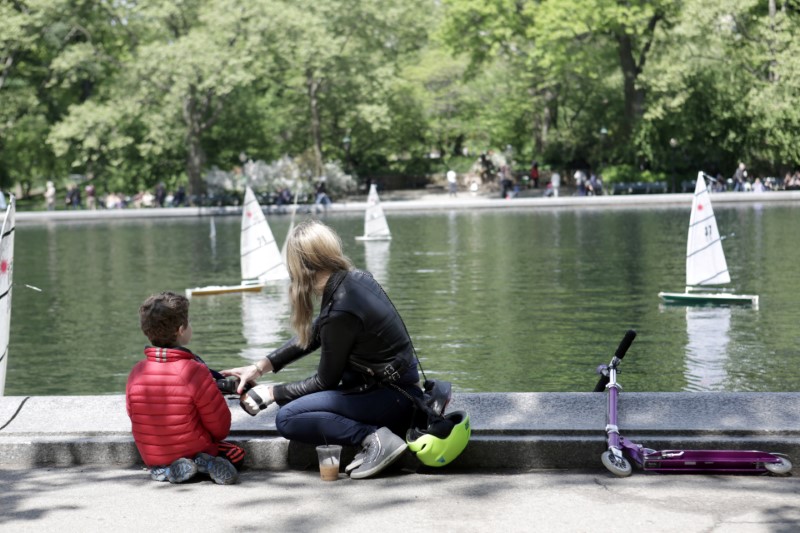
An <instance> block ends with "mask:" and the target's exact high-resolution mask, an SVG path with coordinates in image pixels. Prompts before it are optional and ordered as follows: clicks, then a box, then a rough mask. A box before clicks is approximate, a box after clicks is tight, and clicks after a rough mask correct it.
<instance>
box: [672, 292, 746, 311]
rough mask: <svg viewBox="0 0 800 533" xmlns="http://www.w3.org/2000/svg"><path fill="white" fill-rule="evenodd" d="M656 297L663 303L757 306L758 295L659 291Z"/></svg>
mask: <svg viewBox="0 0 800 533" xmlns="http://www.w3.org/2000/svg"><path fill="white" fill-rule="evenodd" d="M658 297H659V298H661V299H662V300H664V302H665V303H674V304H680V305H720V304H729V305H752V306H753V307H758V296H756V295H752V294H732V293H713V292H659V293H658Z"/></svg>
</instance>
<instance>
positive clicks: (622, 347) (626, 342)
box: [614, 329, 636, 359]
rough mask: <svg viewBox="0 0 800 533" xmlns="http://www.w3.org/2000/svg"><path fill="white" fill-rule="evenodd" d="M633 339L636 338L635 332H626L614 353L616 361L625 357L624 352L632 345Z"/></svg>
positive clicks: (630, 330)
mask: <svg viewBox="0 0 800 533" xmlns="http://www.w3.org/2000/svg"><path fill="white" fill-rule="evenodd" d="M635 338H636V332H635V331H634V330H632V329H629V330H628V331H626V332H625V336H624V337H623V338H622V342H620V343H619V347H618V348H617V351H616V352H614V356H615V357H616V358H617V359H622V358H623V357H625V352H627V351H628V348H630V347H631V344H633V339H635Z"/></svg>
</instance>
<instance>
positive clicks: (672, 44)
mask: <svg viewBox="0 0 800 533" xmlns="http://www.w3.org/2000/svg"><path fill="white" fill-rule="evenodd" d="M795 4H796V3H790V2H774V7H775V9H774V11H773V12H770V5H773V4H771V3H770V2H760V1H758V0H720V1H718V2H712V3H709V2H703V1H702V0H684V1H682V2H671V1H668V0H657V1H645V0H634V1H630V2H618V1H616V0H558V1H556V0H441V1H439V0H408V1H405V2H395V3H387V2H384V1H381V0H350V1H347V2H345V1H344V0H313V1H312V0H251V1H250V2H239V1H236V0H178V1H169V2H167V1H164V0H140V1H137V2H72V1H68V0H27V1H26V2H8V1H0V20H2V21H3V31H2V32H0V186H2V187H11V186H13V185H15V184H19V185H21V186H22V188H23V192H26V191H28V190H29V189H30V190H31V191H34V192H35V191H38V190H40V189H41V188H42V186H43V184H44V182H45V180H48V179H53V180H54V181H56V182H63V180H64V179H65V178H66V176H68V175H70V174H80V175H84V176H87V177H92V179H93V180H94V183H96V186H97V188H98V190H99V191H100V192H101V193H102V192H103V191H112V190H113V191H120V192H125V193H133V192H136V191H139V190H141V189H146V188H151V187H153V186H154V185H155V184H156V183H158V182H161V181H163V182H165V183H166V184H167V185H168V187H171V188H173V187H175V186H177V185H179V184H182V185H187V186H189V187H190V189H192V190H193V191H194V192H196V193H201V192H202V190H203V189H204V187H205V181H204V176H206V175H208V174H209V171H210V169H214V168H216V169H220V172H226V173H235V172H236V168H237V167H240V166H241V165H242V161H241V159H240V155H241V154H245V156H246V158H248V159H253V160H263V161H277V160H279V159H281V158H282V157H283V156H284V155H287V156H289V157H291V158H292V159H293V160H297V161H303V162H304V163H303V164H304V165H307V168H308V169H309V170H308V172H310V173H311V176H310V177H311V178H313V177H316V176H319V175H321V174H322V173H323V172H325V171H326V170H325V165H327V164H329V163H330V162H336V161H338V162H340V164H341V166H342V167H343V169H344V172H345V173H346V174H347V175H349V176H353V177H354V179H356V180H357V181H358V182H360V183H361V184H363V183H365V182H366V181H367V180H368V179H371V178H381V179H384V180H385V184H386V185H387V186H397V187H400V186H419V185H423V184H424V183H425V180H426V176H428V175H430V174H432V173H441V172H442V171H444V170H446V169H447V168H451V167H456V169H457V170H458V171H460V172H463V171H465V170H466V169H467V168H469V166H470V165H471V163H470V161H473V162H474V159H475V157H477V155H478V154H479V153H480V152H483V151H486V150H489V149H493V150H495V152H504V151H505V150H506V147H509V146H510V147H511V157H512V158H513V161H512V164H513V165H514V166H515V168H517V167H519V168H524V167H526V166H527V165H528V164H529V162H530V160H531V159H534V158H535V159H538V160H539V161H540V164H541V167H542V168H543V169H544V168H545V167H552V168H559V169H563V170H562V171H568V170H569V169H575V168H582V169H589V168H593V169H602V172H603V174H604V178H605V179H606V181H608V182H613V181H649V180H653V181H663V180H665V179H668V178H670V177H672V176H674V175H676V174H677V175H684V174H686V173H687V172H696V170H698V169H702V170H705V171H707V172H710V173H716V172H722V173H723V175H729V174H730V173H731V172H732V171H733V168H734V167H735V165H736V163H737V162H738V161H739V160H743V161H745V162H747V164H748V167H749V168H750V169H752V171H753V174H754V175H757V174H762V175H782V174H783V173H784V172H785V171H787V170H792V169H793V168H795V167H797V166H800V143H798V142H797V133H796V132H797V131H800V40H798V39H797V38H796V36H795V33H796V28H797V27H798V25H799V24H800V10H798V9H797V6H796V5H795ZM432 153H436V154H439V155H440V156H441V157H438V158H437V157H433V158H432V157H430V154H432ZM465 153H466V154H468V155H466V156H465V155H464V154H465ZM462 167H464V168H462Z"/></svg>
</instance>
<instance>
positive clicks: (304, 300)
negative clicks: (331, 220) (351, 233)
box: [286, 220, 353, 348]
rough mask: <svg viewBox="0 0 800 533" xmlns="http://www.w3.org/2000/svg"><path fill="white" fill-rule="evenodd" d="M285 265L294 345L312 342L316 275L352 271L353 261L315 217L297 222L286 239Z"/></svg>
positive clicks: (338, 241)
mask: <svg viewBox="0 0 800 533" xmlns="http://www.w3.org/2000/svg"><path fill="white" fill-rule="evenodd" d="M286 266H287V268H288V269H289V276H290V277H291V279H292V283H291V286H290V287H289V298H290V300H291V302H292V315H291V322H292V329H294V331H295V333H296V334H297V345H298V346H300V347H302V348H306V347H307V346H308V345H309V344H310V343H311V323H312V321H313V314H314V297H315V296H320V295H321V293H322V289H323V288H322V287H317V285H316V282H317V274H318V273H320V272H323V273H330V274H332V273H334V272H338V271H340V270H352V269H353V264H352V263H351V262H350V259H348V258H347V256H345V255H344V253H343V252H342V240H341V239H340V238H339V236H338V235H337V234H336V232H335V231H333V230H332V229H331V228H329V227H328V226H326V225H325V224H323V223H322V222H319V221H317V220H306V221H304V222H302V223H300V224H299V225H297V226H296V227H295V228H294V230H293V231H292V233H291V234H290V235H289V239H288V241H287V242H286Z"/></svg>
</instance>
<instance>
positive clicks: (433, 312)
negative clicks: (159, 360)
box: [6, 206, 800, 395]
mask: <svg viewBox="0 0 800 533" xmlns="http://www.w3.org/2000/svg"><path fill="white" fill-rule="evenodd" d="M716 215H717V218H718V219H719V223H720V224H721V225H723V226H724V227H725V228H726V229H728V230H729V231H731V232H735V233H736V235H737V240H736V243H737V245H736V246H732V247H730V248H729V250H726V253H727V254H728V265H729V267H730V269H731V277H732V278H733V279H734V280H735V283H734V285H735V287H734V289H736V290H737V292H747V293H753V294H759V295H760V297H761V305H760V307H759V310H758V311H757V312H753V310H751V309H736V308H732V309H731V310H730V315H729V316H724V315H723V316H719V315H718V316H716V317H711V318H703V317H702V316H701V317H698V318H699V319H702V320H698V321H697V323H699V324H700V325H697V326H696V327H695V323H696V321H695V320H694V319H695V316H694V315H693V314H692V315H689V316H687V315H686V309H685V308H677V309H674V308H673V309H669V310H660V309H659V305H658V303H659V299H658V296H657V295H658V292H659V291H660V290H662V289H663V288H664V287H665V286H680V285H682V284H683V282H684V279H683V278H684V274H685V249H686V209H661V210H658V209H655V210H653V209H649V210H636V209H633V210H631V209H611V210H603V209H597V210H588V209H587V210H579V211H573V210H569V209H507V210H498V211H492V210H487V211H440V212H431V213H419V212H415V213H392V219H391V224H392V237H393V238H392V241H391V243H386V242H383V243H381V242H370V243H359V242H357V241H356V240H355V237H356V236H357V235H361V234H362V232H363V216H362V215H361V214H359V213H353V214H341V215H340V214H334V213H331V214H328V215H327V216H326V217H325V218H324V221H325V222H327V223H328V224H329V225H331V226H332V227H333V228H334V229H335V230H336V231H337V232H338V233H339V235H340V236H341V237H342V243H343V245H344V248H345V249H344V251H345V253H346V254H347V255H348V256H349V257H350V258H351V259H352V260H353V262H354V263H355V264H356V265H359V266H361V267H363V268H366V269H367V270H370V271H372V272H373V273H374V274H375V277H376V279H378V280H379V282H380V283H381V285H383V286H384V288H385V289H386V292H387V293H388V294H389V296H390V298H391V299H392V301H393V302H394V304H395V305H396V306H397V309H398V310H399V311H400V314H401V315H402V317H403V320H404V322H405V324H406V326H407V327H408V331H409V333H410V334H411V336H412V338H413V340H414V345H415V347H416V349H417V353H418V354H419V356H420V358H421V360H422V362H423V365H424V368H425V371H426V373H427V374H428V375H429V376H431V375H433V376H434V377H440V378H443V379H448V380H450V381H452V382H453V385H454V387H455V389H456V390H457V391H462V392H464V391H478V392H488V391H492V392H507V391H509V392H546V391H554V392H566V391H587V392H588V391H590V390H591V389H592V388H593V386H594V383H595V381H596V379H595V375H594V369H595V367H596V366H597V365H598V364H600V363H607V362H608V360H609V359H610V358H611V355H612V354H613V351H614V349H615V348H616V346H617V343H618V342H619V339H620V338H621V336H622V334H623V333H624V332H625V330H627V329H629V328H633V329H635V330H637V332H638V336H637V339H636V342H635V343H634V344H633V346H632V347H631V350H630V355H629V356H628V357H627V358H626V361H625V366H624V371H625V376H624V379H625V381H624V384H625V387H626V390H628V391H682V390H698V389H703V390H726V391H765V392H766V391H768V392H782V391H795V390H800V350H798V349H797V346H798V345H800V338H798V333H797V327H796V315H797V313H796V311H797V296H796V295H797V294H800V276H792V275H789V274H787V273H789V272H793V271H794V270H796V267H797V265H798V264H800V247H797V246H787V243H791V242H794V239H795V235H794V233H796V229H795V228H797V227H800V208H792V207H772V206H770V207H769V208H763V209H760V210H757V209H754V208H752V207H737V208H721V209H719V210H718V212H717V213H716ZM289 223H290V219H289V217H288V216H271V218H270V226H271V227H272V228H273V232H274V234H275V235H276V236H279V235H280V236H281V237H282V236H284V235H285V234H286V231H287V229H288V227H289ZM209 225H210V219H208V218H202V217H198V218H192V219H185V220H183V219H171V220H167V221H165V220H125V221H103V222H96V223H95V222H93V223H69V222H63V223H54V224H41V225H35V224H30V223H28V224H27V225H24V224H23V225H20V224H19V223H18V224H17V229H16V238H15V244H14V247H15V253H14V281H15V283H17V284H18V287H21V286H24V284H29V285H33V286H36V287H39V288H41V289H42V292H35V291H31V290H25V289H23V290H15V291H14V302H13V309H12V316H11V338H10V346H9V360H8V379H7V381H6V394H8V395H25V394H36V395H44V394H104V393H109V394H110V393H120V392H122V391H124V390H125V381H126V379H127V376H128V373H129V372H130V369H131V367H133V365H134V364H135V363H136V362H137V361H139V360H140V359H141V358H142V347H143V345H144V344H145V343H146V342H147V341H146V339H145V337H144V336H143V335H142V332H141V330H140V329H139V321H138V314H137V310H138V308H139V306H140V305H141V303H142V302H143V301H144V299H145V298H146V297H147V296H149V295H151V294H153V293H156V292H160V291H163V290H172V291H175V292H183V291H184V290H185V289H186V288H187V287H198V286H205V285H214V284H220V283H228V282H231V281H235V280H239V279H241V278H240V264H239V235H240V232H241V226H240V221H239V219H238V217H219V216H218V217H215V226H216V239H214V240H213V241H212V239H210V233H209ZM280 240H283V239H280ZM285 298H286V295H285V292H284V291H283V290H282V289H281V288H280V285H278V286H276V287H270V288H268V289H267V290H265V291H264V292H263V293H260V294H245V295H242V294H234V295H219V296H210V297H205V298H193V299H192V303H191V307H190V316H191V319H192V325H193V327H194V336H193V338H192V343H191V345H190V346H189V348H191V349H192V350H193V351H195V352H196V353H198V354H200V355H201V356H202V357H203V358H204V360H205V361H207V362H208V363H209V365H210V366H212V367H213V368H231V367H235V366H241V365H242V364H243V363H246V362H249V361H252V360H255V359H257V358H259V357H262V356H263V355H266V354H267V353H269V351H270V350H273V349H275V348H277V347H278V346H280V345H281V344H282V343H283V342H284V341H285V340H286V339H288V338H290V337H291V335H292V332H291V329H290V325H289V308H288V302H287V301H286V299H285ZM697 311H698V312H700V313H705V312H707V310H705V309H700V310H697ZM725 312H726V311H723V313H725ZM713 319H715V320H716V322H717V323H716V325H714V326H708V321H709V320H713ZM703 324H705V325H703ZM726 324H727V326H726ZM695 332H697V333H698V334H697V335H695ZM715 335H716V337H715ZM720 335H721V336H720ZM687 338H688V339H689V341H688V342H687ZM701 343H702V344H703V347H701ZM318 360H319V358H318V354H313V355H310V356H309V357H305V358H303V359H301V360H299V361H297V362H296V363H294V364H292V365H290V366H289V367H287V368H285V369H284V370H282V371H281V372H280V373H279V374H277V375H275V376H270V377H268V376H265V378H264V379H272V378H274V379H276V380H282V381H290V380H295V379H302V378H304V377H307V376H308V375H310V374H311V373H313V371H314V369H315V368H316V366H317V364H318ZM30 376H36V379H35V380H33V381H31V379H30Z"/></svg>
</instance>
